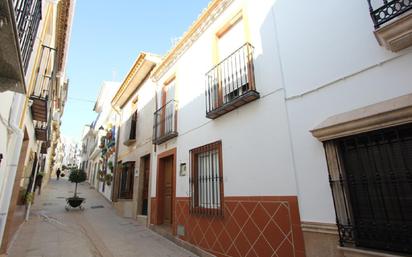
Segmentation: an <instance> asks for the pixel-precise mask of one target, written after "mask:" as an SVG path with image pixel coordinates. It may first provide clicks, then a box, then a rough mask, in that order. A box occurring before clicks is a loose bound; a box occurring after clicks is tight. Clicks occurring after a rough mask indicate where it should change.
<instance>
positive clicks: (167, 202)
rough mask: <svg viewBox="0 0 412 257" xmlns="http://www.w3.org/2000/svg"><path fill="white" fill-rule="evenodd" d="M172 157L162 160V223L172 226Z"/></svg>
mask: <svg viewBox="0 0 412 257" xmlns="http://www.w3.org/2000/svg"><path fill="white" fill-rule="evenodd" d="M172 175H173V157H167V158H165V159H164V184H163V188H164V191H163V192H164V195H163V199H164V202H163V204H164V205H163V223H164V224H167V225H170V224H172V197H173V196H172V192H173V179H172Z"/></svg>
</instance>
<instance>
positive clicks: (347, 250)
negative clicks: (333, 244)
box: [338, 246, 409, 257]
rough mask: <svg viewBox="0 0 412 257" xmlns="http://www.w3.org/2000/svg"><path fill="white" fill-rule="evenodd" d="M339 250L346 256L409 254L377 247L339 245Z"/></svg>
mask: <svg viewBox="0 0 412 257" xmlns="http://www.w3.org/2000/svg"><path fill="white" fill-rule="evenodd" d="M338 250H340V251H342V252H343V256H345V257H406V256H409V255H407V254H405V255H403V254H394V253H388V252H384V251H379V250H375V249H373V250H372V249H365V248H355V247H348V246H338Z"/></svg>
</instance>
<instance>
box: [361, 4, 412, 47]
mask: <svg viewBox="0 0 412 257" xmlns="http://www.w3.org/2000/svg"><path fill="white" fill-rule="evenodd" d="M377 2H379V0H374V1H371V0H368V4H369V11H370V15H371V17H372V21H373V23H374V26H375V31H374V33H375V36H376V39H377V40H378V42H379V44H380V45H381V46H384V47H386V48H387V49H388V50H391V51H393V52H397V51H400V50H402V49H405V48H407V47H410V46H412V1H411V0H392V1H387V0H382V4H380V5H378V6H376V4H373V3H377Z"/></svg>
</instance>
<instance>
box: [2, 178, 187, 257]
mask: <svg viewBox="0 0 412 257" xmlns="http://www.w3.org/2000/svg"><path fill="white" fill-rule="evenodd" d="M73 190H74V185H73V184H71V183H70V182H68V181H67V179H62V180H59V181H56V180H55V179H53V180H51V181H50V182H49V184H48V186H47V187H46V188H45V190H44V191H43V192H42V194H41V196H40V198H39V197H38V196H36V199H35V203H34V205H33V209H32V212H31V215H30V219H29V221H28V222H26V223H23V225H22V226H21V227H20V229H19V231H18V233H17V235H16V238H15V239H14V240H13V242H12V245H11V247H10V250H9V257H40V256H41V257H70V256H73V257H74V256H76V257H89V256H90V257H91V256H96V257H100V256H101V257H112V256H113V257H114V256H116V257H126V256H159V257H165V256H170V257H178V256H179V257H180V256H187V257H189V256H194V255H193V254H191V253H189V252H187V251H186V250H184V249H182V248H180V247H178V246H176V245H175V244H173V243H172V242H170V241H168V240H167V239H164V238H163V237H161V236H159V235H157V234H155V233H154V232H152V231H150V230H149V229H147V228H146V227H145V226H144V225H143V224H138V223H137V221H135V220H132V219H127V218H121V217H119V216H118V215H117V214H116V211H115V210H114V209H113V208H112V207H111V205H110V203H109V202H108V201H107V200H105V199H104V198H103V196H101V195H100V194H99V193H97V192H96V191H95V190H93V189H91V188H90V187H89V185H88V184H83V185H79V188H78V192H80V196H81V197H85V198H86V203H85V205H84V207H85V208H84V210H83V211H80V210H70V211H68V212H67V211H66V210H65V204H66V201H65V198H66V197H68V196H71V195H72V194H73Z"/></svg>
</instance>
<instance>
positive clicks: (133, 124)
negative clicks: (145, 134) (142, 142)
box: [129, 110, 137, 139]
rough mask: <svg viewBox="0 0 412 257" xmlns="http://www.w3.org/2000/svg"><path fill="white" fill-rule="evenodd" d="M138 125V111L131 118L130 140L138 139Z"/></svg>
mask: <svg viewBox="0 0 412 257" xmlns="http://www.w3.org/2000/svg"><path fill="white" fill-rule="evenodd" d="M136 125H137V110H136V111H135V112H134V113H133V115H132V117H131V124H130V134H129V139H136Z"/></svg>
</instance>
